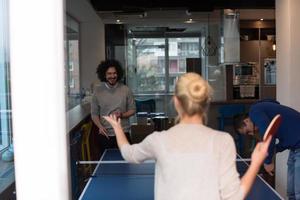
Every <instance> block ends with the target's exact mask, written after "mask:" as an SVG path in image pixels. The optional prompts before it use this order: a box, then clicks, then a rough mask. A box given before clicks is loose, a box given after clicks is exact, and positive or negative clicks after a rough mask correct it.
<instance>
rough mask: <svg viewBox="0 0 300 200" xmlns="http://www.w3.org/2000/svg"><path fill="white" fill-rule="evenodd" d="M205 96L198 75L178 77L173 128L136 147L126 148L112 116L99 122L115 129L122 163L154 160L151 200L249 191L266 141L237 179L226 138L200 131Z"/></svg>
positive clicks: (232, 148) (205, 129)
mask: <svg viewBox="0 0 300 200" xmlns="http://www.w3.org/2000/svg"><path fill="white" fill-rule="evenodd" d="M211 95H212V90H211V87H210V86H209V84H208V83H207V82H206V81H205V80H204V79H203V78H202V77H201V76H200V75H198V74H196V73H187V74H185V75H183V76H181V77H180V78H179V80H178V81H177V83H176V88H175V95H174V105H175V108H176V111H177V113H178V122H179V123H178V124H177V125H175V126H174V127H172V128H170V129H169V130H167V131H162V132H154V133H153V134H151V135H149V136H148V137H146V138H145V139H144V140H143V141H142V142H141V143H139V144H133V145H130V144H129V143H128V141H127V138H126V136H125V135H124V133H123V130H122V128H121V125H120V120H119V119H117V118H116V116H113V115H111V116H109V117H105V119H106V120H107V121H108V122H109V123H110V124H111V125H112V127H113V128H114V130H115V133H116V136H117V143H118V146H119V148H120V150H121V153H122V156H123V157H124V159H125V160H127V161H129V162H133V163H141V162H143V161H145V160H148V159H154V160H156V166H155V195H154V196H155V199H156V200H162V199H166V200H170V199H172V200H176V199H180V200H181V199H189V200H192V199H197V200H199V199H205V200H209V199H213V200H216V199H244V198H245V197H246V195H247V193H248V192H249V190H250V188H251V186H252V184H253V182H254V179H255V176H256V174H257V172H258V170H259V168H260V166H261V164H262V162H263V160H264V159H265V157H266V155H267V149H268V146H269V143H270V139H269V140H268V141H266V142H264V143H259V144H258V145H257V146H256V148H255V150H254V152H253V154H252V162H251V165H250V167H249V169H248V171H247V172H246V174H245V175H244V176H243V177H242V178H241V179H240V178H239V174H238V172H237V170H236V149H235V145H234V141H233V139H232V137H231V136H230V135H229V134H227V133H225V132H220V131H217V130H213V129H211V128H209V127H207V126H205V121H206V112H207V110H208V107H209V104H210V101H211Z"/></svg>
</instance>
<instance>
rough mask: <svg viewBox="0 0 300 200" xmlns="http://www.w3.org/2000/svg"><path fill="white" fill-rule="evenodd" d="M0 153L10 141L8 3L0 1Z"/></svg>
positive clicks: (4, 0) (3, 0)
mask: <svg viewBox="0 0 300 200" xmlns="http://www.w3.org/2000/svg"><path fill="white" fill-rule="evenodd" d="M0 30H1V31H0V151H2V150H4V149H5V148H7V147H8V145H9V144H10V143H11V141H12V138H11V136H12V128H11V127H12V126H11V101H10V74H9V69H10V67H9V44H8V2H7V1H6V0H0Z"/></svg>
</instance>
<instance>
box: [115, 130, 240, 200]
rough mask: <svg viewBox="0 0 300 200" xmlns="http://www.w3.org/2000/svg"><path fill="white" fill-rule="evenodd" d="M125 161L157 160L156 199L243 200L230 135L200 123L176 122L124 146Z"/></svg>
mask: <svg viewBox="0 0 300 200" xmlns="http://www.w3.org/2000/svg"><path fill="white" fill-rule="evenodd" d="M121 152H122V155H123V157H124V159H125V160H127V161H129V162H133V163H141V162H143V161H144V160H149V159H154V160H156V166H155V191H154V192H155V200H193V199H195V200H196V199H197V200H200V199H205V200H219V199H242V196H243V191H242V189H241V187H240V178H239V174H238V172H237V170H236V163H235V162H236V161H235V160H236V150H235V145H234V141H233V139H232V137H231V136H230V135H229V134H227V133H224V132H220V131H216V130H213V129H211V128H208V127H206V126H204V125H200V124H178V125H176V126H174V127H172V128H170V129H169V130H167V131H162V132H154V133H153V134H151V135H149V136H148V137H147V138H145V139H144V141H142V142H141V143H139V144H134V145H124V146H123V147H122V149H121Z"/></svg>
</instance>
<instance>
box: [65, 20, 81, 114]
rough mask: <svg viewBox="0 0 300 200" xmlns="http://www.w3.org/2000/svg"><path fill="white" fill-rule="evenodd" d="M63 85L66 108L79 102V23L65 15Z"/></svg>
mask: <svg viewBox="0 0 300 200" xmlns="http://www.w3.org/2000/svg"><path fill="white" fill-rule="evenodd" d="M65 49H66V58H65V79H66V81H65V87H66V96H67V108H68V109H71V108H73V107H74V106H76V105H78V104H80V102H81V95H80V62H79V56H80V55H79V23H78V22H77V21H76V20H75V19H74V18H72V17H71V16H69V15H67V23H66V40H65Z"/></svg>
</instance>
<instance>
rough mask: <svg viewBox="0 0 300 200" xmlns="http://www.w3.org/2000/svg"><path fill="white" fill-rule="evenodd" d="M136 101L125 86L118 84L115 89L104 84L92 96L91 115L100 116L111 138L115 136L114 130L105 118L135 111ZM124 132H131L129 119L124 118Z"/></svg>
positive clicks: (122, 121)
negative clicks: (115, 112)
mask: <svg viewBox="0 0 300 200" xmlns="http://www.w3.org/2000/svg"><path fill="white" fill-rule="evenodd" d="M135 109H136V108H135V101H134V97H133V94H132V92H131V90H130V89H129V88H128V87H127V86H126V85H124V84H122V83H118V85H116V87H115V88H108V87H107V86H106V85H105V83H104V82H101V83H100V85H99V86H97V87H96V88H95V92H94V94H93V96H92V103H91V115H97V116H100V123H101V124H102V125H103V126H104V127H105V128H106V130H107V131H108V135H109V136H114V135H115V134H114V130H113V128H112V127H111V126H110V124H109V123H108V122H107V121H106V120H105V119H104V118H103V116H107V115H109V114H111V113H113V112H114V111H120V112H127V111H128V110H135ZM121 123H122V127H123V130H124V131H125V132H129V130H130V124H129V119H128V118H126V119H124V118H122V120H121Z"/></svg>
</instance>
